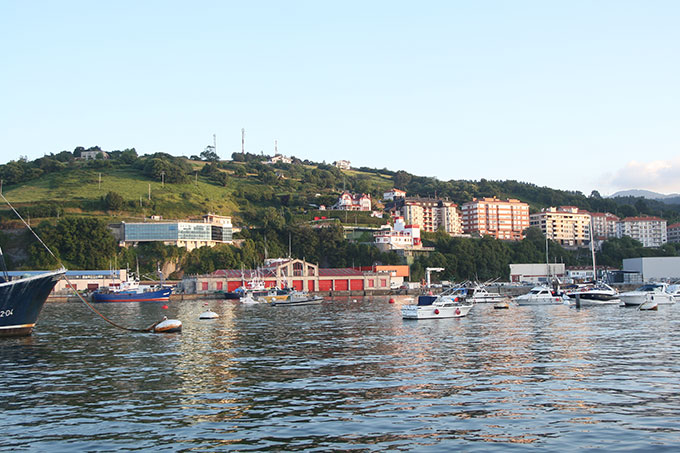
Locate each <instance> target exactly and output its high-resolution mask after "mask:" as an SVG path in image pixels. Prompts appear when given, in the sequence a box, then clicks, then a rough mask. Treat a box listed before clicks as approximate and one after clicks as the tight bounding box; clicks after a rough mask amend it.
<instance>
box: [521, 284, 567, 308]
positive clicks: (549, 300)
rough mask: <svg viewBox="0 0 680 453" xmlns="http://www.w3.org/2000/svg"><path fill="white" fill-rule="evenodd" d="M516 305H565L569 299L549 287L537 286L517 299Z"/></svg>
mask: <svg viewBox="0 0 680 453" xmlns="http://www.w3.org/2000/svg"><path fill="white" fill-rule="evenodd" d="M514 300H515V303H517V305H520V306H524V305H563V304H565V303H567V302H569V297H567V296H566V295H564V294H562V293H561V292H559V291H553V290H551V289H550V288H549V287H547V286H535V287H534V288H532V289H531V291H529V292H528V293H526V294H522V295H521V296H517V297H515V299H514Z"/></svg>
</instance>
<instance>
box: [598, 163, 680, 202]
mask: <svg viewBox="0 0 680 453" xmlns="http://www.w3.org/2000/svg"><path fill="white" fill-rule="evenodd" d="M609 185H610V186H611V187H615V188H617V189H621V190H626V189H646V190H652V191H654V192H661V193H664V194H669V193H680V157H678V158H674V159H670V160H654V161H651V162H638V161H635V160H632V161H630V162H628V163H627V164H626V165H625V166H624V167H623V168H620V169H619V170H617V171H615V172H614V174H613V175H612V176H610V181H609Z"/></svg>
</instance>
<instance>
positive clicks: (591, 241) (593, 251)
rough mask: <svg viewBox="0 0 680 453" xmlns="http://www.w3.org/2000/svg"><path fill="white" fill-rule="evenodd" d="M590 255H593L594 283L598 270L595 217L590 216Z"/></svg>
mask: <svg viewBox="0 0 680 453" xmlns="http://www.w3.org/2000/svg"><path fill="white" fill-rule="evenodd" d="M590 253H591V254H592V255H593V281H594V282H596V281H597V270H596V268H595V244H594V243H593V216H590Z"/></svg>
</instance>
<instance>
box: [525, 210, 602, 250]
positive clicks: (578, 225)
mask: <svg viewBox="0 0 680 453" xmlns="http://www.w3.org/2000/svg"><path fill="white" fill-rule="evenodd" d="M529 223H530V224H531V226H536V227H539V228H540V229H541V231H542V232H543V234H544V235H546V236H547V237H548V238H550V239H552V240H553V241H557V242H559V243H560V244H561V245H567V246H581V245H584V244H588V243H590V214H589V213H587V212H585V211H580V210H579V209H578V208H577V207H576V206H560V207H559V208H556V207H550V208H545V209H543V210H541V212H539V213H536V214H531V215H530V216H529Z"/></svg>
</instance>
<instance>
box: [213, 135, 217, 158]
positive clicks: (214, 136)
mask: <svg viewBox="0 0 680 453" xmlns="http://www.w3.org/2000/svg"><path fill="white" fill-rule="evenodd" d="M213 151H214V152H215V154H217V135H215V134H213Z"/></svg>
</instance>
